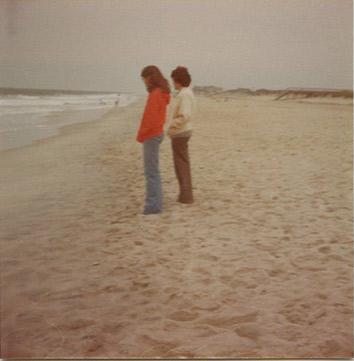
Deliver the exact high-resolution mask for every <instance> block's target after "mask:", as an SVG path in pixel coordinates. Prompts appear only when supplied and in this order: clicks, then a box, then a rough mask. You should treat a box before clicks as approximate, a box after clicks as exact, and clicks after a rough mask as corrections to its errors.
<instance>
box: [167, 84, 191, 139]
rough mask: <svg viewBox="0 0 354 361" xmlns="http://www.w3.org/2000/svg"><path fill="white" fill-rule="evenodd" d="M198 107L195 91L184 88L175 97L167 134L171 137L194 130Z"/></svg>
mask: <svg viewBox="0 0 354 361" xmlns="http://www.w3.org/2000/svg"><path fill="white" fill-rule="evenodd" d="M196 107H197V104H196V100H195V97H194V93H193V90H192V89H191V88H189V87H183V88H182V89H181V90H180V91H179V92H178V94H177V95H176V97H175V105H174V110H173V113H172V119H171V122H170V126H169V128H168V132H167V133H168V135H169V136H170V137H173V136H174V135H176V134H179V133H182V132H186V131H191V130H192V121H193V118H194V116H195V112H196Z"/></svg>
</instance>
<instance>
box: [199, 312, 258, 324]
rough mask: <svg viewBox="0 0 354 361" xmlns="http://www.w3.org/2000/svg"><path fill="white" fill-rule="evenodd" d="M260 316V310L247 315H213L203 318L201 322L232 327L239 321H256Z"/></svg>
mask: <svg viewBox="0 0 354 361" xmlns="http://www.w3.org/2000/svg"><path fill="white" fill-rule="evenodd" d="M257 318H258V312H251V313H247V314H245V315H237V316H233V317H213V318H207V319H204V320H201V321H200V323H204V324H207V325H209V326H215V327H232V326H236V325H237V324H239V323H248V322H254V321H256V320H257Z"/></svg>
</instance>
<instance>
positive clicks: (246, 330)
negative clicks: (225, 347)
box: [235, 325, 260, 341]
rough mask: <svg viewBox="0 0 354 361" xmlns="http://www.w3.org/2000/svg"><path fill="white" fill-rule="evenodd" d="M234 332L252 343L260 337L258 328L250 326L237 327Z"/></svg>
mask: <svg viewBox="0 0 354 361" xmlns="http://www.w3.org/2000/svg"><path fill="white" fill-rule="evenodd" d="M235 332H236V333H237V334H238V335H239V336H241V337H246V338H249V339H251V340H253V341H257V340H258V337H259V335H260V332H259V330H258V328H257V327H256V326H250V325H244V326H240V327H237V328H236V329H235Z"/></svg>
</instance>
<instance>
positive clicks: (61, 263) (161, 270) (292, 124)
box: [0, 96, 353, 358]
mask: <svg viewBox="0 0 354 361" xmlns="http://www.w3.org/2000/svg"><path fill="white" fill-rule="evenodd" d="M198 102H199V109H200V112H199V115H198V118H197V119H196V121H195V124H194V128H195V133H194V135H193V138H192V140H191V142H190V153H191V162H192V176H193V182H194V192H195V203H194V204H193V205H182V204H179V203H177V202H176V201H175V200H176V196H177V184H176V179H175V175H174V170H173V165H172V157H171V150H170V144H169V140H168V139H167V138H166V139H165V140H164V142H163V143H162V147H161V170H162V178H163V189H164V207H165V208H164V213H163V214H161V215H153V216H144V215H142V214H141V211H142V208H143V195H144V178H143V168H142V149H141V148H142V147H141V144H139V143H136V142H135V131H136V129H137V127H138V122H139V120H140V114H141V112H142V109H143V103H142V102H139V103H137V104H135V105H131V106H128V107H126V108H122V109H117V110H113V111H112V112H111V113H110V114H108V115H106V116H105V118H104V119H102V120H100V121H98V122H94V123H87V124H78V125H71V126H68V127H65V128H63V130H62V132H61V135H59V136H56V137H53V138H50V139H46V140H40V141H38V142H36V143H35V144H34V145H32V146H27V147H23V148H19V149H12V150H8V151H2V152H0V169H1V191H0V192H1V193H0V195H1V206H0V219H1V228H0V232H1V240H2V242H1V243H2V244H1V246H2V247H1V248H2V249H1V260H2V272H1V274H2V299H1V302H2V305H1V307H2V308H1V321H2V325H1V333H2V354H1V355H2V357H4V358H11V357H17V358H45V357H50V358H59V357H60V358H66V357H67V358H79V357H85V358H89V357H92V358H98V357H101V358H107V357H113V358H119V357H123V358H124V357H181V356H184V357H257V358H263V357H268V358H272V357H274V358H302V357H305V358H326V357H346V358H348V357H352V347H353V344H352V338H353V334H352V317H353V314H352V300H353V299H352V291H353V290H352V266H353V260H352V106H350V105H343V104H335V103H334V104H324V103H322V104H321V103H318V102H313V103H301V102H298V101H296V100H287V101H274V100H272V97H269V96H234V97H231V98H228V99H224V98H223V97H214V98H213V99H211V98H209V97H202V96H200V97H198Z"/></svg>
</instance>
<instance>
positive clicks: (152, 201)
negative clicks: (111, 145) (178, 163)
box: [143, 133, 164, 214]
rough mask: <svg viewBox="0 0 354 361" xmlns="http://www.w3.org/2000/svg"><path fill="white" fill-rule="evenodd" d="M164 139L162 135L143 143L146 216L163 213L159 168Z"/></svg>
mask: <svg viewBox="0 0 354 361" xmlns="http://www.w3.org/2000/svg"><path fill="white" fill-rule="evenodd" d="M163 138H164V134H163V133H162V134H160V135H157V136H154V137H151V138H149V139H146V140H145V141H144V143H143V149H144V175H145V206H144V214H151V213H160V212H162V186H161V176H160V167H159V147H160V144H161V142H162V140H163Z"/></svg>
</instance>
